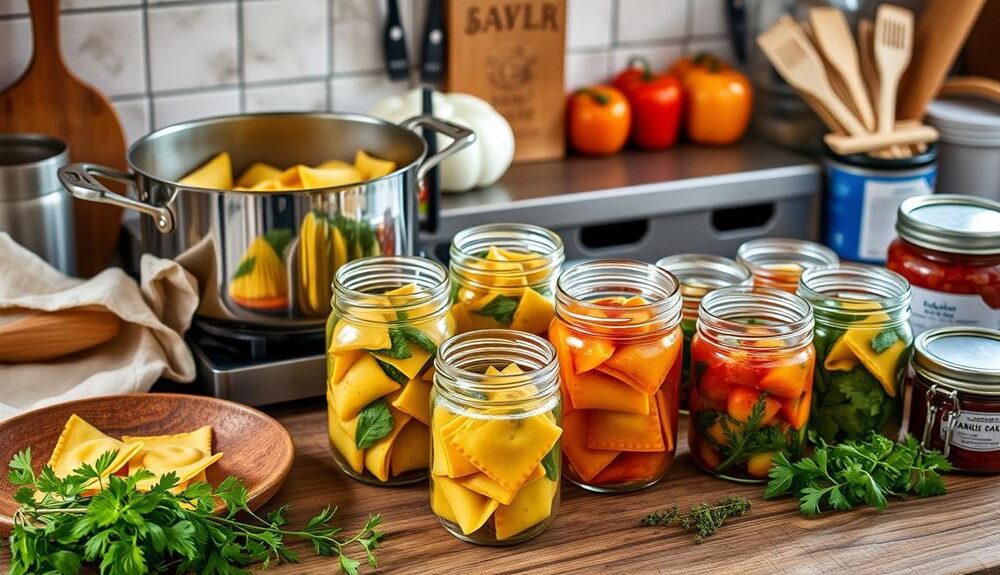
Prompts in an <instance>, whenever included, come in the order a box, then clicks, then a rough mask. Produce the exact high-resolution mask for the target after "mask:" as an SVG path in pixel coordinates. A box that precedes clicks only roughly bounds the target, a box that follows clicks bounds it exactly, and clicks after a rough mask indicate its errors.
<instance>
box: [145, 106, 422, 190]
mask: <svg viewBox="0 0 1000 575" xmlns="http://www.w3.org/2000/svg"><path fill="white" fill-rule="evenodd" d="M248 117H256V118H262V117H288V118H290V117H298V118H314V119H318V120H348V121H354V122H362V123H366V124H373V125H379V126H385V127H386V128H390V129H395V130H398V131H399V133H400V137H404V138H410V137H412V138H415V139H414V141H415V142H416V141H419V142H420V145H422V146H423V152H421V154H420V155H419V156H418V157H417V158H415V159H414V160H413V161H412V162H410V163H409V164H406V165H403V166H397V168H396V170H395V171H393V172H392V173H390V174H386V175H384V176H382V177H379V178H374V179H371V180H364V181H361V182H358V183H356V184H347V185H343V186H335V187H332V188H309V189H303V190H278V191H264V190H261V191H256V190H255V191H249V190H248V191H243V190H217V189H213V188H198V187H192V186H184V185H181V184H180V183H178V182H175V181H173V180H170V179H167V178H163V177H161V176H157V175H155V174H152V173H150V172H148V171H146V170H143V169H141V168H139V167H138V166H137V165H136V164H135V163H134V162H133V161H132V156H133V153H134V152H135V151H136V150H137V149H138V148H139V147H140V146H142V145H145V144H147V143H148V142H151V141H153V140H155V139H157V138H161V137H166V136H169V135H171V134H174V133H177V132H183V131H185V130H190V129H192V128H197V127H201V126H208V125H212V124H220V123H226V122H231V121H236V120H241V121H245V120H246V119H247V118H248ZM219 151H220V152H222V151H224V150H219ZM426 155H427V144H426V143H424V140H423V138H421V137H420V136H419V135H418V134H416V133H415V132H413V131H411V130H407V129H406V128H403V127H401V126H400V125H399V124H393V123H392V122H387V121H385V120H382V119H379V118H376V117H374V116H368V115H366V114H356V113H338V112H254V113H247V114H225V115H222V116H210V117H208V118H199V119H197V120H188V121H186V122H180V123H177V124H171V125H169V126H166V127H163V128H160V129H159V130H155V131H153V132H150V133H149V134H146V135H145V136H143V137H141V138H139V139H138V140H136V141H135V142H133V143H132V145H131V146H129V148H128V152H127V153H126V159H127V161H128V165H129V169H130V170H131V171H132V172H134V173H136V174H139V175H141V176H144V177H146V178H149V179H151V180H156V181H160V182H165V183H168V184H171V185H173V186H177V187H178V188H180V189H181V190H183V191H185V192H187V191H191V192H198V193H206V194H217V193H225V194H240V195H247V196H279V195H312V194H317V193H329V192H331V191H340V190H350V189H352V188H356V187H358V186H367V185H370V184H373V183H376V182H381V181H383V180H389V179H391V178H392V177H393V176H396V175H398V174H400V173H402V172H405V171H406V170H407V169H409V168H410V167H411V166H413V165H416V164H420V163H421V162H422V161H423V160H424V158H425V157H426Z"/></svg>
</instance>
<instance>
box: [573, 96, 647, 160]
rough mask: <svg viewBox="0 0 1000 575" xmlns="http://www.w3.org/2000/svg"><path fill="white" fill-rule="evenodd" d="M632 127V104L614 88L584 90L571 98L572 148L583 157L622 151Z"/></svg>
mask: <svg viewBox="0 0 1000 575" xmlns="http://www.w3.org/2000/svg"><path fill="white" fill-rule="evenodd" d="M631 125H632V110H631V108H630V107H629V103H628V100H626V99H625V95H624V94H622V93H621V92H620V91H618V90H617V89H615V88H612V87H611V86H591V87H589V88H581V89H579V90H577V91H576V92H573V95H571V96H570V97H569V104H568V106H567V121H566V126H567V130H568V132H569V145H570V146H572V147H573V149H574V150H576V151H577V152H580V153H581V154H589V155H593V156H606V155H610V154H614V153H615V152H617V151H618V150H621V149H622V146H624V145H625V141H626V140H627V139H628V133H629V128H630V127H631Z"/></svg>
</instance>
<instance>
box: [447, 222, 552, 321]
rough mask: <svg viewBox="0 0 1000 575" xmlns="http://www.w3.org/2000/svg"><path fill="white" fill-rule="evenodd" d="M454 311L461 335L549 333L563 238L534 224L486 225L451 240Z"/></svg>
mask: <svg viewBox="0 0 1000 575" xmlns="http://www.w3.org/2000/svg"><path fill="white" fill-rule="evenodd" d="M450 255H451V264H450V266H449V269H450V273H451V282H452V296H451V301H452V314H453V315H454V316H455V324H456V326H457V328H458V333H465V332H467V331H472V330H476V329H498V328H507V329H514V330H518V331H524V332H528V333H534V334H539V335H545V332H546V330H547V329H548V327H549V323H550V322H551V321H552V307H553V305H552V304H553V301H552V300H553V298H552V293H553V288H554V287H555V281H556V278H557V277H559V271H560V270H561V269H562V264H563V260H564V255H563V243H562V239H561V238H560V237H559V236H558V235H557V234H556V233H555V232H552V231H549V230H547V229H545V228H541V227H538V226H532V225H528V224H486V225H482V226H476V227H472V228H468V229H466V230H462V231H461V232H459V233H458V234H456V235H455V239H454V240H452V243H451V251H450Z"/></svg>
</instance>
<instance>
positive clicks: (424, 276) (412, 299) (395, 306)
mask: <svg viewBox="0 0 1000 575" xmlns="http://www.w3.org/2000/svg"><path fill="white" fill-rule="evenodd" d="M410 283H413V284H416V285H417V286H418V287H420V288H423V289H420V290H418V291H417V293H414V294H400V295H391V296H386V295H385V292H386V291H390V290H391V289H393V288H398V287H402V286H404V285H407V284H410ZM450 291H451V288H450V281H449V278H448V271H447V270H446V269H445V268H444V266H442V265H441V264H439V263H437V262H435V261H432V260H429V259H426V258H421V257H416V256H375V257H367V258H361V259H357V260H353V261H350V262H347V263H346V264H344V265H342V266H341V267H340V268H339V269H338V270H337V273H336V274H334V278H333V307H334V309H335V310H336V311H337V313H338V314H339V315H341V316H342V317H350V318H351V321H356V322H359V323H367V324H382V323H397V322H400V321H406V322H412V321H414V320H418V319H421V318H426V317H431V316H434V315H437V314H440V313H442V312H444V311H447V309H448V305H449V294H450ZM390 310H391V311H396V312H397V313H398V312H408V313H411V314H412V312H421V313H419V314H417V315H409V316H408V317H406V319H405V320H402V319H399V318H398V315H397V318H396V319H393V320H390V319H385V320H384V321H378V320H374V319H372V317H371V316H372V315H373V314H377V313H380V312H385V311H390ZM358 312H362V313H358ZM364 312H368V313H367V314H365V313H364Z"/></svg>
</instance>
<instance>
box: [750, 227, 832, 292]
mask: <svg viewBox="0 0 1000 575" xmlns="http://www.w3.org/2000/svg"><path fill="white" fill-rule="evenodd" d="M736 261H738V262H740V263H741V264H743V265H744V266H746V267H747V269H749V270H750V273H752V274H753V285H754V286H756V287H768V288H776V289H780V290H782V291H786V292H789V293H795V290H797V289H798V287H799V276H801V275H802V272H804V271H805V270H807V269H811V268H817V267H829V266H836V265H838V264H839V263H840V260H839V259H838V258H837V254H835V253H834V252H833V250H831V249H830V248H828V247H826V246H822V245H820V244H817V243H815V242H810V241H806V240H796V239H791V238H761V239H757V240H750V241H748V242H744V243H743V244H742V245H741V246H740V247H739V249H738V250H737V251H736Z"/></svg>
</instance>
